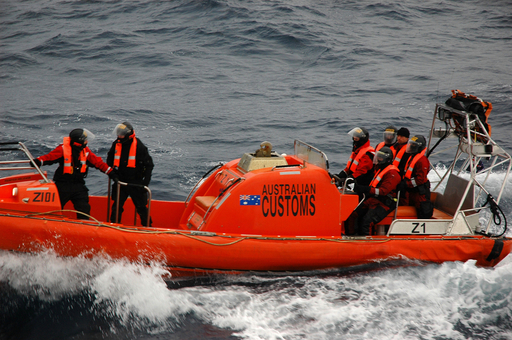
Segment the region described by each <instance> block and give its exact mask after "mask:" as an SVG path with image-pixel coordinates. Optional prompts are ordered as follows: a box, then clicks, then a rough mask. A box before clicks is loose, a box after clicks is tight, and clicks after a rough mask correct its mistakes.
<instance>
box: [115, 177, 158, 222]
mask: <svg viewBox="0 0 512 340" xmlns="http://www.w3.org/2000/svg"><path fill="white" fill-rule="evenodd" d="M121 186H132V187H139V188H144V190H146V191H147V193H148V197H147V205H148V217H147V221H146V226H147V227H150V221H151V190H150V189H149V188H148V187H147V186H145V185H142V184H134V183H126V182H121V181H117V182H116V198H117V199H116V220H115V221H114V223H119V195H120V193H121ZM107 196H108V199H107V221H110V202H111V200H112V195H111V192H110V179H109V180H108V195H107ZM134 206H135V204H134ZM141 223H142V221H141ZM133 225H137V207H135V213H134V217H133Z"/></svg>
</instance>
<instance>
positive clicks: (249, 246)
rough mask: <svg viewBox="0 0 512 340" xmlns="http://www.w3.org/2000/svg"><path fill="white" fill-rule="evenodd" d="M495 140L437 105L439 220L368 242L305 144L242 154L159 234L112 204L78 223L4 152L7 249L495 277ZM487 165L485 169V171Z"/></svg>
mask: <svg viewBox="0 0 512 340" xmlns="http://www.w3.org/2000/svg"><path fill="white" fill-rule="evenodd" d="M488 130H489V127H488V126H487V124H486V121H485V119H484V117H482V116H481V115H478V114H475V113H474V112H471V111H466V110H464V108H454V107H452V106H448V105H446V104H437V105H436V108H435V112H434V117H433V120H432V128H431V132H430V138H429V141H430V142H433V141H434V140H436V139H437V143H436V144H435V145H429V148H428V150H429V154H430V157H431V159H432V158H433V157H442V159H443V160H447V159H451V160H452V161H451V164H450V165H448V166H447V170H446V171H445V172H444V173H438V171H437V170H436V168H435V167H433V169H434V171H435V172H436V173H437V177H438V181H437V183H433V184H434V188H433V192H432V196H433V202H434V206H435V209H434V214H433V216H432V218H430V219H418V218H417V216H416V210H415V208H414V207H409V206H398V207H397V208H396V209H395V210H394V211H393V212H391V213H390V214H389V215H388V216H387V217H386V218H385V219H384V220H382V221H381V222H380V223H379V224H378V225H377V226H376V228H375V229H374V231H373V235H370V236H346V235H345V222H346V221H347V218H348V217H349V215H350V214H351V213H352V211H353V210H354V209H355V208H356V207H357V206H358V205H359V204H360V199H359V196H358V195H357V194H355V193H354V192H353V191H352V190H351V189H350V188H349V187H345V186H343V187H338V186H337V184H336V182H335V181H333V180H332V179H331V177H330V176H329V172H328V171H329V162H328V159H327V156H326V155H325V153H323V152H322V151H321V150H319V149H317V148H315V147H314V146H311V145H309V144H307V143H304V142H302V141H299V140H296V141H295V142H294V152H293V155H285V154H278V153H276V152H272V153H271V154H270V156H269V157H261V156H260V155H258V154H257V153H245V154H244V155H243V156H242V157H241V158H239V159H235V160H232V161H230V162H228V163H226V164H219V165H218V166H216V167H214V168H213V169H211V170H210V171H209V172H208V173H206V174H205V175H204V176H203V178H201V180H200V181H199V182H198V183H197V184H196V186H195V187H194V188H193V189H192V191H191V193H190V194H189V196H188V197H187V199H186V200H185V201H182V202H177V201H159V200H150V201H149V207H150V213H151V217H152V221H153V227H152V228H146V227H142V226H140V221H137V220H136V219H135V217H133V216H135V212H134V209H133V205H132V204H131V203H127V204H126V205H125V214H124V215H123V220H122V221H121V223H110V222H107V221H108V218H107V216H109V206H110V200H109V197H105V196H101V197H100V196H91V197H90V204H91V208H92V209H91V219H90V220H88V221H87V220H85V221H84V220H78V219H76V218H75V212H74V211H72V210H71V208H70V206H66V207H65V208H64V209H61V207H60V201H59V195H58V192H57V188H56V186H55V184H54V183H53V182H52V181H51V180H49V179H48V178H47V175H46V172H43V171H42V170H41V169H40V168H39V167H38V166H37V164H35V163H34V159H33V157H32V155H31V154H30V152H29V150H28V149H27V148H26V147H25V145H24V144H23V143H21V142H16V143H2V148H1V149H0V151H2V154H3V156H2V159H4V160H3V161H1V162H0V164H1V165H2V167H3V168H2V169H1V170H5V171H8V172H11V173H12V172H14V174H10V175H8V176H6V177H3V178H1V179H0V228H1V229H2V237H1V238H0V248H1V249H4V250H9V251H14V252H29V253H34V252H41V251H46V250H47V249H52V250H53V251H55V253H56V254H58V255H60V256H86V257H93V256H106V257H109V258H112V259H126V260H128V261H132V262H141V263H152V262H160V263H163V264H164V265H166V266H167V267H168V268H169V270H170V272H171V273H172V274H173V276H181V275H203V274H207V273H243V272H248V271H256V272H263V271H264V272H276V273H277V272H284V271H286V272H290V271H309V270H322V269H331V268H345V267H351V266H358V265H364V264H371V263H374V262H379V261H391V260H396V259H411V260H419V261H426V262H435V263H442V262H446V261H467V260H476V263H477V265H480V266H486V267H492V266H495V265H496V264H497V263H499V262H500V261H501V260H502V259H503V258H504V257H506V256H507V255H508V254H509V253H510V251H511V248H512V239H510V238H508V237H506V236H504V235H505V234H506V230H507V225H506V219H505V216H504V214H503V213H502V212H501V209H500V208H499V205H498V204H499V201H500V199H501V195H502V193H503V190H504V186H505V183H506V181H504V182H503V184H502V185H501V187H500V188H499V192H492V190H491V189H489V188H488V186H487V181H488V179H489V176H490V174H491V173H493V172H496V171H500V172H505V174H506V176H508V174H509V172H510V169H511V165H512V164H511V159H510V156H509V154H508V153H507V152H505V151H504V150H503V149H502V148H500V147H499V146H498V145H497V143H496V142H495V141H494V140H492V138H491V136H490V134H489V133H488ZM452 137H453V138H452ZM441 146H442V147H444V149H442V150H440V151H437V149H438V148H439V149H441ZM448 154H449V156H448ZM16 155H23V156H24V159H20V157H15V156H16ZM8 156H9V157H11V158H13V159H12V160H5V159H6V157H8ZM267 156H268V155H267ZM14 158H16V159H14ZM482 160H488V161H487V163H488V164H489V165H488V166H487V167H486V168H485V169H483V170H481V169H480V168H479V164H480V163H481V161H482ZM149 196H150V195H149Z"/></svg>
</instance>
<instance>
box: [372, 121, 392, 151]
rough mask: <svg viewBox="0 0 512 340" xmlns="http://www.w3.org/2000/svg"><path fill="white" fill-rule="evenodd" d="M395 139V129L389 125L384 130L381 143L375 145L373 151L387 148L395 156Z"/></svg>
mask: <svg viewBox="0 0 512 340" xmlns="http://www.w3.org/2000/svg"><path fill="white" fill-rule="evenodd" d="M396 139H397V130H396V127H394V126H393V125H390V126H388V127H387V128H386V130H384V133H383V141H382V142H380V143H379V144H377V146H376V147H375V151H379V150H380V149H381V148H382V147H384V146H387V147H388V148H390V149H391V151H393V155H396V151H397V149H396V147H395V144H396Z"/></svg>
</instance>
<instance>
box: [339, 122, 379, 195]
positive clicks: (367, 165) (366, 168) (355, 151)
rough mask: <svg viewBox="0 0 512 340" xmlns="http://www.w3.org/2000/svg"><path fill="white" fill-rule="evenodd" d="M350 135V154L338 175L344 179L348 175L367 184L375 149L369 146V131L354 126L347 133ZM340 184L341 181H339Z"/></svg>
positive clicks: (371, 174) (370, 174)
mask: <svg viewBox="0 0 512 340" xmlns="http://www.w3.org/2000/svg"><path fill="white" fill-rule="evenodd" d="M348 134H349V135H350V136H351V137H352V154H351V155H350V158H349V160H348V163H347V166H346V167H345V169H344V170H342V171H341V172H340V173H339V174H338V177H339V178H340V179H341V180H342V181H345V179H347V178H348V177H352V178H354V179H355V180H357V183H358V184H361V185H368V184H369V183H370V181H371V180H372V177H373V171H372V169H373V156H374V155H375V150H374V149H373V147H372V146H370V133H369V132H368V130H366V129H365V128H359V127H357V128H354V129H352V130H350V131H349V133H348ZM340 184H341V183H340Z"/></svg>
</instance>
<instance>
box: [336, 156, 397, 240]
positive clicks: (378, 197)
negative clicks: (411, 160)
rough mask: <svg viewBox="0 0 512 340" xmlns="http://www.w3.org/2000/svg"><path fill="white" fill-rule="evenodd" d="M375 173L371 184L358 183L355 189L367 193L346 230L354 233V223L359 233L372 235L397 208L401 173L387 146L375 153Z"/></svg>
mask: <svg viewBox="0 0 512 340" xmlns="http://www.w3.org/2000/svg"><path fill="white" fill-rule="evenodd" d="M373 162H374V164H375V167H374V172H375V175H374V177H373V180H372V181H371V183H370V185H360V184H356V185H355V187H354V191H355V192H357V193H358V194H360V195H363V194H364V195H365V200H364V201H363V203H361V204H360V205H359V207H357V208H356V209H355V210H354V211H353V212H352V214H351V215H350V216H349V218H348V219H347V223H346V226H345V227H346V229H345V232H346V233H347V234H353V232H354V230H353V229H354V224H355V227H356V230H355V231H356V233H357V234H358V235H370V233H371V230H372V228H373V226H375V225H376V224H377V223H379V222H380V221H382V220H383V219H384V218H385V217H386V216H387V215H388V214H389V213H390V212H391V211H393V210H394V209H395V208H396V201H395V200H396V195H397V191H396V188H397V186H398V184H399V183H400V180H401V178H400V174H399V173H398V169H397V168H396V166H394V165H393V164H392V162H393V152H392V151H391V149H390V148H388V147H387V146H384V147H383V148H382V149H380V150H379V151H377V152H376V153H375V157H374V160H373Z"/></svg>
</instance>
